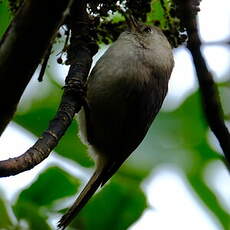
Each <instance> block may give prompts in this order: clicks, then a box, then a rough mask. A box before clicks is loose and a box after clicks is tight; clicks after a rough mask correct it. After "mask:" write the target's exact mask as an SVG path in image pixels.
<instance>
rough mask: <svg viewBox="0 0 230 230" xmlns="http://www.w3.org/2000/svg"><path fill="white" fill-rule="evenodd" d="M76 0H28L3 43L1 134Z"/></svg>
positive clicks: (0, 52) (0, 54) (0, 59)
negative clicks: (68, 10)
mask: <svg viewBox="0 0 230 230" xmlns="http://www.w3.org/2000/svg"><path fill="white" fill-rule="evenodd" d="M72 2H73V0H58V1H52V0H40V1H38V0H28V1H24V4H23V5H22V6H21V8H20V9H19V10H18V12H17V14H16V16H15V17H14V19H13V21H12V22H11V24H10V26H9V27H8V30H7V31H6V33H5V34H4V37H3V38H2V40H1V41H0V135H1V134H2V132H3V131H4V129H5V127H6V126H7V124H8V123H9V121H10V120H11V119H12V117H13V114H14V112H15V110H16V107H17V104H18V102H19V100H20V98H21V95H22V93H23V92H24V90H25V88H26V86H27V84H28V83H29V81H30V79H31V77H32V75H33V73H34V71H35V70H36V68H37V66H38V65H39V63H40V61H41V59H42V57H43V55H44V54H45V52H46V50H47V49H48V47H49V46H50V43H51V40H52V39H53V38H54V36H55V34H56V31H57V30H58V28H59V26H60V24H61V23H62V22H63V20H64V19H65V17H66V15H67V14H66V11H67V9H68V8H69V7H70V5H71V4H72Z"/></svg>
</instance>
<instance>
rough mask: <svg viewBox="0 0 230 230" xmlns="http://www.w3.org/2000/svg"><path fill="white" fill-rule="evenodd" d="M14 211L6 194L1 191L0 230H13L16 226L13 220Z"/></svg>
mask: <svg viewBox="0 0 230 230" xmlns="http://www.w3.org/2000/svg"><path fill="white" fill-rule="evenodd" d="M12 214H13V212H12V210H11V207H10V204H8V203H7V201H6V199H5V197H4V194H3V193H2V191H1V190H0V229H7V230H13V229H16V226H15V224H16V223H14V222H13V220H12Z"/></svg>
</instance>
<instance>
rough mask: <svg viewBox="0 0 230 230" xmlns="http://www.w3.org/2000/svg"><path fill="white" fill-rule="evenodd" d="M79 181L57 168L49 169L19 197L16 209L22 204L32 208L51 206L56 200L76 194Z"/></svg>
mask: <svg viewBox="0 0 230 230" xmlns="http://www.w3.org/2000/svg"><path fill="white" fill-rule="evenodd" d="M79 185H80V182H79V180H77V179H76V178H75V177H73V176H71V175H70V174H68V173H67V172H65V171H63V170H62V169H60V168H58V167H49V168H48V169H46V170H45V172H43V173H42V174H40V175H39V177H38V179H37V180H36V181H35V182H34V183H33V184H32V185H31V186H30V187H29V188H27V189H25V190H24V191H22V192H21V194H20V195H19V198H18V201H17V203H16V207H17V206H18V205H20V204H21V203H23V202H26V203H30V204H31V205H33V206H36V207H37V206H38V207H41V206H46V207H47V206H48V205H52V204H53V202H55V201H56V200H58V199H60V198H63V197H68V196H72V195H73V194H76V193H77V190H78V187H79Z"/></svg>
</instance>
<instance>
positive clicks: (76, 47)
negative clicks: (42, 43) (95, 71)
mask: <svg viewBox="0 0 230 230" xmlns="http://www.w3.org/2000/svg"><path fill="white" fill-rule="evenodd" d="M76 2H77V3H74V4H73V6H72V8H71V11H70V16H69V18H68V20H67V22H68V24H67V25H68V26H69V27H70V29H71V32H72V33H71V39H70V48H69V50H68V62H69V63H70V64H71V66H70V69H69V72H68V75H67V77H66V82H65V83H66V84H65V87H64V93H63V96H62V99H61V103H60V106H59V109H58V111H57V114H56V116H55V118H54V119H53V120H51V122H50V124H49V127H48V129H47V130H46V131H45V132H44V133H43V134H42V136H41V137H40V138H39V139H38V140H37V142H36V143H35V144H34V145H33V146H32V147H31V148H30V149H28V150H27V151H26V152H25V153H24V154H23V155H21V156H19V157H16V158H11V159H8V160H5V161H0V177H4V176H10V175H15V174H18V173H21V172H23V171H26V170H29V169H31V168H33V167H34V166H35V165H37V164H39V163H40V162H41V161H42V160H44V159H45V158H47V157H48V156H49V154H50V152H51V151H52V150H53V149H54V148H55V146H56V145H57V144H58V142H59V140H60V138H61V137H62V136H63V135H64V133H65V131H66V130H67V128H68V127H69V125H70V124H71V122H72V119H73V117H74V115H75V113H77V112H78V111H79V110H80V108H81V106H82V104H83V103H84V90H83V88H84V83H85V81H86V79H87V77H88V73H89V70H90V67H91V63H92V56H93V55H94V54H95V53H96V52H97V48H98V46H97V44H96V43H95V42H94V41H92V39H91V37H90V36H89V30H90V28H89V18H88V14H87V13H86V5H85V3H84V2H85V1H84V0H82V1H76Z"/></svg>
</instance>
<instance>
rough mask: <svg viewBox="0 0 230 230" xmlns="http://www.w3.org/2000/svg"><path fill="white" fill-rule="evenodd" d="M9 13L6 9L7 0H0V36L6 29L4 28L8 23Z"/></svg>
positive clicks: (9, 19)
mask: <svg viewBox="0 0 230 230" xmlns="http://www.w3.org/2000/svg"><path fill="white" fill-rule="evenodd" d="M10 21H11V15H10V11H9V9H8V1H7V0H3V1H0V38H1V37H2V35H3V33H4V32H5V31H6V28H7V27H8V25H9V24H10Z"/></svg>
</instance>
